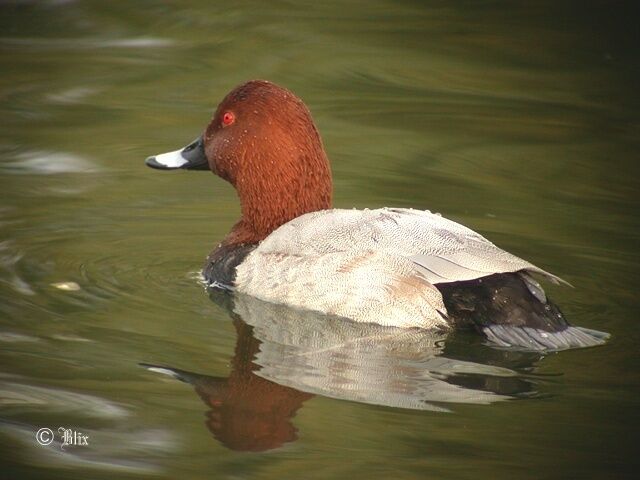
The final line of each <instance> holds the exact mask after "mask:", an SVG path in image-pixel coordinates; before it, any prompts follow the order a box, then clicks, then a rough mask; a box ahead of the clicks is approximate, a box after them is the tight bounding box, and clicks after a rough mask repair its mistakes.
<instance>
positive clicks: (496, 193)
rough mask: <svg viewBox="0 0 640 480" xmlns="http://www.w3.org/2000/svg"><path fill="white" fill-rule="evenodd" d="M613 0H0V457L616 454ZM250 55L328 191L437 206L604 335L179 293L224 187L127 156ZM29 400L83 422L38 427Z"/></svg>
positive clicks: (168, 135) (619, 159)
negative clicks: (404, 319) (313, 149)
mask: <svg viewBox="0 0 640 480" xmlns="http://www.w3.org/2000/svg"><path fill="white" fill-rule="evenodd" d="M636 19H637V12H634V11H633V9H632V8H631V7H629V6H627V5H625V4H624V3H616V4H615V6H613V5H610V4H608V3H604V2H603V3H602V4H601V5H600V6H591V7H585V6H584V5H583V4H582V3H577V2H564V3H563V4H562V5H558V4H557V2H537V3H536V4H535V5H534V4H530V3H529V2H521V3H509V5H503V4H501V3H498V2H487V3H468V4H467V3H466V2H459V4H458V5H452V4H451V2H429V3H424V4H423V2H409V1H407V2H394V3H391V2H382V1H378V2H375V1H371V2H352V3H350V4H349V5H348V6H345V5H342V4H341V3H339V2H335V3H334V2H285V1H283V2H277V3H269V4H268V5H267V3H266V2H248V1H247V2H225V3H222V4H220V5H213V4H211V2H204V1H202V2H189V4H186V3H184V4H183V3H180V2H135V3H134V2H131V3H127V4H124V3H116V2H97V1H96V2H90V1H86V2H84V1H75V2H74V1H53V0H52V1H48V2H47V1H45V2H17V1H16V2H3V3H2V4H1V5H0V27H1V29H0V31H1V32H2V34H1V35H0V65H1V66H2V75H1V76H0V115H1V116H2V122H1V123H0V189H1V192H2V196H1V199H2V200H1V203H0V299H1V300H0V345H1V347H0V412H1V420H0V462H1V465H2V471H3V473H4V474H5V475H6V476H7V478H98V479H99V478H105V479H106V478H108V479H111V478H167V479H170V478H177V477H179V478H184V479H198V478H211V477H213V478H265V479H266V478H343V477H347V476H348V477H350V478H389V477H392V478H399V479H405V478H406V479H410V478H425V477H427V478H456V479H457V478H460V479H466V478H532V479H533V478H535V479H539V478H576V477H581V478H623V477H625V476H629V477H631V476H633V474H634V472H635V470H636V469H637V468H636V467H637V454H636V447H635V445H636V443H637V440H638V438H637V435H636V434H635V433H636V430H637V425H638V413H637V412H638V407H640V402H638V399H637V391H638V385H639V384H640V381H639V380H640V379H639V378H638V373H637V372H638V366H639V361H638V355H637V345H638V342H639V341H640V334H639V331H638V328H637V318H636V317H637V313H636V312H637V306H638V301H637V299H638V294H637V287H636V286H637V285H638V282H639V280H640V275H639V274H638V263H639V252H638V248H637V245H638V240H639V236H640V235H639V232H640V229H639V227H640V220H639V216H638V213H637V212H638V208H639V207H640V200H639V197H638V195H637V193H638V178H639V175H638V174H639V173H640V171H639V168H638V162H637V151H638V144H639V142H638V138H639V135H638V134H639V126H640V122H639V120H640V117H639V115H638V107H639V106H640V96H639V95H638V93H637V85H638V78H639V73H640V70H639V68H640V62H638V57H637V47H638V30H637V25H636V23H637V22H636ZM250 78H266V79H270V80H272V81H275V82H277V83H280V84H282V85H285V86H287V87H288V88H290V89H291V90H293V91H294V92H296V93H297V94H298V95H299V96H301V97H302V98H303V99H304V100H305V101H306V103H307V104H308V105H309V107H310V108H311V110H312V112H313V115H314V118H315V119H316V122H317V124H318V126H319V129H320V131H321V133H322V135H323V139H324V142H325V145H326V147H327V151H328V153H329V157H330V158H331V160H332V168H333V172H334V177H335V204H336V206H339V207H351V206H357V207H365V206H367V207H377V206H384V205H390V206H407V207H408V206H411V207H415V208H429V209H432V210H435V211H439V212H442V213H443V214H445V215H446V216H447V217H449V218H452V219H454V220H457V221H460V222H462V223H464V224H466V225H468V226H470V227H472V228H474V229H476V230H478V231H480V232H481V233H483V234H484V235H486V236H487V237H489V238H490V239H491V240H492V241H494V242H495V243H497V244H498V245H500V246H502V247H503V248H505V249H507V250H509V251H511V252H513V253H515V254H518V255H520V256H523V257H524V258H527V259H529V260H531V261H532V262H534V263H536V264H537V265H539V266H541V267H543V268H546V269H549V270H551V271H552V272H554V273H555V274H558V275H560V276H561V277H563V278H565V279H566V280H568V281H569V282H571V283H572V284H573V285H575V288H574V289H571V288H566V287H559V286H548V288H547V291H548V293H549V295H550V296H551V297H552V298H554V299H555V301H556V302H557V303H559V304H560V305H561V306H562V308H563V310H564V312H565V314H566V316H567V317H568V318H569V319H570V320H571V321H572V322H573V323H575V324H577V325H580V326H583V327H588V328H593V329H597V330H603V331H607V332H610V333H611V334H612V338H611V340H610V342H609V343H608V344H607V345H606V346H605V347H602V348H596V349H587V350H580V351H569V352H562V353H557V354H550V355H546V356H544V357H543V356H536V355H533V354H526V353H518V352H508V351H502V350H496V349H491V348H488V347H486V346H484V345H482V344H481V343H480V342H478V341H477V340H476V339H474V338H469V337H468V336H466V335H464V334H461V335H455V336H453V337H449V338H446V339H442V338H433V337H430V336H429V335H428V334H424V333H422V334H417V333H415V332H413V333H409V332H405V333H401V334H398V333H397V332H396V333H395V334H393V333H390V332H388V331H385V330H384V329H382V330H381V329H376V328H369V329H367V328H364V327H361V326H360V327H356V326H353V325H351V326H347V325H345V324H344V323H342V322H339V321H337V320H335V319H326V318H325V319H323V318H317V317H314V316H305V315H302V314H299V313H295V312H293V313H292V312H291V311H283V310H279V309H277V308H275V309H274V307H271V306H265V305H260V304H259V302H258V303H255V302H253V303H252V302H251V300H250V299H249V300H247V299H236V301H235V303H233V304H231V305H228V303H229V299H224V298H222V299H220V298H217V297H214V298H209V296H207V295H206V294H205V292H203V290H202V288H201V286H200V285H199V284H198V282H197V280H196V274H197V272H198V270H199V268H200V266H201V264H202V261H203V259H204V256H205V255H206V253H207V252H208V251H209V250H210V249H211V248H212V246H213V245H214V244H215V243H216V242H217V241H218V240H219V239H220V238H222V236H223V235H224V234H225V233H226V231H228V229H229V228H230V226H231V225H232V224H233V222H234V221H235V220H236V219H237V217H238V214H239V210H238V205H237V201H236V198H235V194H234V192H233V190H232V189H231V187H229V186H228V185H226V184H225V183H223V182H222V181H220V180H218V179H216V178H214V177H213V176H212V175H210V174H207V173H205V172H192V173H191V172H189V173H186V172H173V173H163V172H156V171H152V170H150V169H148V168H146V167H145V166H144V165H143V160H144V158H145V157H146V156H148V155H150V154H154V153H159V152H163V151H168V150H172V149H175V148H177V147H179V146H181V145H183V144H186V143H187V142H188V141H190V140H191V139H192V138H194V137H195V136H197V135H198V134H199V133H200V132H201V131H202V129H203V128H204V125H205V124H206V123H207V122H208V120H209V118H210V115H211V113H212V110H213V108H214V107H215V105H216V104H217V102H218V101H219V99H221V98H222V96H223V95H224V94H225V93H226V92H227V91H228V90H229V89H230V88H232V87H233V86H235V85H236V84H238V83H240V82H241V81H244V80H247V79H250ZM294 326H295V327H294ZM141 364H145V365H146V366H145V365H141ZM176 377H177V378H176ZM180 380H182V381H180ZM42 427H48V428H51V429H52V430H55V431H56V432H57V429H58V427H65V428H69V429H73V430H75V431H76V432H80V433H82V434H83V435H88V445H76V446H73V445H72V446H66V447H64V449H62V448H61V444H60V441H59V438H58V437H56V441H55V442H54V443H53V444H51V445H49V446H48V447H45V446H41V445H39V444H38V443H37V442H36V439H35V433H36V431H37V430H38V429H39V428H42Z"/></svg>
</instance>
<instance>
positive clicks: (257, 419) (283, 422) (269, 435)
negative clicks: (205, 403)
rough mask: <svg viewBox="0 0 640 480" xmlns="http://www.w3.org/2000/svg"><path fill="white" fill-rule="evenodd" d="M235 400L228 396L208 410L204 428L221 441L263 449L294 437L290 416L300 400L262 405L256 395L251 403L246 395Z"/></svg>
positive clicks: (240, 447) (239, 448)
mask: <svg viewBox="0 0 640 480" xmlns="http://www.w3.org/2000/svg"><path fill="white" fill-rule="evenodd" d="M282 388H284V387H282ZM256 394H257V392H256ZM237 400H238V399H229V400H228V401H227V402H225V403H222V404H220V405H215V406H212V408H211V410H209V412H207V428H208V429H209V431H211V433H212V434H213V436H214V437H215V438H217V439H218V440H219V441H220V442H221V443H222V444H223V445H225V446H226V447H228V448H230V449H231V450H236V451H243V452H263V451H265V450H270V449H273V448H278V447H280V446H282V445H283V444H285V443H287V442H292V441H294V440H296V438H297V435H296V428H295V427H294V426H293V424H292V423H291V417H293V416H294V415H295V412H296V410H297V409H298V408H299V407H300V406H301V404H302V401H295V402H293V403H294V404H293V405H292V402H291V401H288V402H285V403H288V404H289V405H282V404H273V403H271V402H269V403H270V404H269V405H265V404H264V403H263V400H264V399H261V398H260V397H259V396H256V397H254V400H253V403H252V402H245V401H244V400H246V399H242V400H240V401H239V402H238V403H235V402H236V401H237Z"/></svg>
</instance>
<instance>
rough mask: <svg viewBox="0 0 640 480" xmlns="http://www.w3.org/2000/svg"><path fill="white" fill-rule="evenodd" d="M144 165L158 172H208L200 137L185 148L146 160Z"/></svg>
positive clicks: (202, 142) (207, 163)
mask: <svg viewBox="0 0 640 480" xmlns="http://www.w3.org/2000/svg"><path fill="white" fill-rule="evenodd" d="M144 163H146V164H147V166H148V167H151V168H157V169H159V170H175V169H176V168H181V169H183V170H210V168H209V162H208V161H207V156H206V155H205V153H204V141H203V140H202V137H198V138H196V139H195V140H194V141H193V142H191V143H190V144H189V145H187V146H186V147H184V148H182V149H180V150H175V151H173V152H167V153H162V154H160V155H155V156H153V157H149V158H147V159H146V160H145V161H144Z"/></svg>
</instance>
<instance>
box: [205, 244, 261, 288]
mask: <svg viewBox="0 0 640 480" xmlns="http://www.w3.org/2000/svg"><path fill="white" fill-rule="evenodd" d="M257 246H258V244H256V243H251V244H242V245H220V246H219V247H218V248H216V249H215V250H214V251H213V252H211V254H210V255H209V256H208V257H207V263H205V265H204V268H203V269H202V275H203V276H204V278H205V280H206V281H207V282H208V283H209V284H210V285H211V286H214V287H220V288H225V287H227V288H228V287H233V285H234V283H235V280H236V267H237V266H238V265H240V264H241V263H242V261H243V260H244V259H245V257H246V256H247V255H249V254H250V253H251V252H252V251H253V250H254V249H255V248H256V247H257Z"/></svg>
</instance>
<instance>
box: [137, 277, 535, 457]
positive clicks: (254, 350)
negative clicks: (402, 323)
mask: <svg viewBox="0 0 640 480" xmlns="http://www.w3.org/2000/svg"><path fill="white" fill-rule="evenodd" d="M211 297H212V300H214V302H216V303H217V304H219V305H221V306H223V307H224V308H226V309H227V310H228V311H229V312H230V315H231V317H232V319H233V323H234V326H235V329H236V332H237V341H236V347H235V353H234V357H233V359H232V361H231V373H230V374H229V376H228V377H227V378H222V377H214V376H207V375H201V374H198V373H193V372H189V371H185V370H179V369H177V368H172V367H167V366H160V365H151V364H142V366H144V367H145V368H147V369H149V370H151V371H154V372H157V373H162V374H166V375H170V376H172V377H174V378H176V379H178V380H181V381H183V382H186V383H189V384H191V385H192V386H193V387H194V389H195V391H196V393H197V394H198V395H199V396H200V398H202V400H203V401H204V403H205V404H206V405H207V406H208V407H209V410H208V411H207V413H206V417H207V421H206V425H207V428H208V429H209V430H210V431H211V433H212V434H213V436H214V437H215V438H216V439H217V440H219V441H220V442H221V443H222V444H223V445H225V446H226V447H228V448H230V449H232V450H237V451H254V452H257V451H265V450H270V449H274V448H278V447H280V446H282V445H284V444H285V443H288V442H292V441H294V440H296V439H297V429H296V428H295V426H294V425H293V422H292V419H293V417H294V416H295V415H296V413H297V411H298V410H299V409H300V407H301V406H302V405H303V403H304V402H305V401H307V400H309V399H310V398H312V397H314V396H315V395H322V396H325V397H331V398H336V399H342V400H350V401H356V402H361V403H368V404H374V405H383V406H388V407H394V408H408V409H417V410H431V411H442V412H447V411H449V409H448V408H447V407H446V405H447V404H450V403H467V404H489V403H493V402H499V401H504V400H508V399H513V398H522V397H530V396H533V395H536V392H535V384H534V377H533V376H532V375H529V374H528V373H527V372H528V371H529V370H530V369H531V367H532V366H533V365H534V363H535V362H536V361H537V360H539V359H540V358H541V357H542V354H540V353H534V352H518V351H513V350H501V349H495V348H489V347H487V346H485V345H482V344H480V343H478V337H477V336H474V335H469V336H463V337H461V336H460V334H456V337H455V338H454V336H452V335H451V334H449V336H448V337H447V335H446V334H442V333H436V332H430V331H425V330H421V329H406V328H405V329H400V328H393V327H383V326H380V325H375V324H363V323H356V322H351V321H348V320H345V319H342V318H327V316H326V315H322V314H316V313H313V312H308V311H300V310H296V309H292V308H289V307H287V306H284V305H275V304H271V303H267V302H263V301H260V300H258V299H256V298H253V297H249V296H245V295H230V294H228V293H225V292H220V291H215V290H214V291H211Z"/></svg>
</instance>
